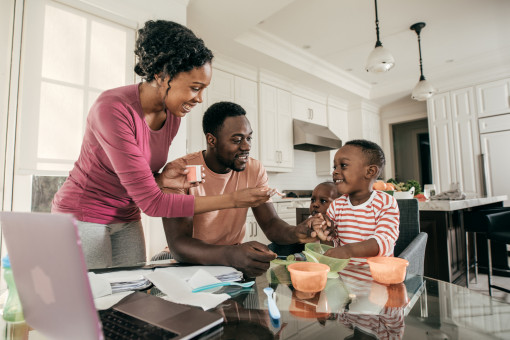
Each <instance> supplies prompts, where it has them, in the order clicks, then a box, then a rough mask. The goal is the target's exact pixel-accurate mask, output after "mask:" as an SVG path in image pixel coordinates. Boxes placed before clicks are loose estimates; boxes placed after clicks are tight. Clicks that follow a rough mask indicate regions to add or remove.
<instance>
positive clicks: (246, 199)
mask: <svg viewBox="0 0 510 340" xmlns="http://www.w3.org/2000/svg"><path fill="white" fill-rule="evenodd" d="M275 192H276V189H270V188H267V187H265V188H246V189H241V190H237V191H234V192H233V193H232V198H233V200H234V202H235V206H236V208H250V207H256V206H258V205H261V204H262V203H266V202H267V201H268V200H269V199H270V198H271V196H272V195H274V194H275Z"/></svg>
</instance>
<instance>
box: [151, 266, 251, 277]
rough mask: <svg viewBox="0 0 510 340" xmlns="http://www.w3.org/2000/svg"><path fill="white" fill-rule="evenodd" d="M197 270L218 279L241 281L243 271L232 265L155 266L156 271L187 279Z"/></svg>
mask: <svg viewBox="0 0 510 340" xmlns="http://www.w3.org/2000/svg"><path fill="white" fill-rule="evenodd" d="M198 270H205V271H206V272H208V273H209V274H211V275H212V276H214V277H216V278H217V279H219V280H220V281H241V280H242V278H243V273H241V272H240V271H238V270H237V269H235V268H232V267H226V266H175V267H166V268H156V269H155V270H154V271H156V272H160V271H161V272H167V273H172V274H173V275H175V276H177V277H180V278H181V279H183V280H184V281H188V280H189V279H190V278H191V277H192V276H193V275H194V274H195V273H196V272H197V271H198Z"/></svg>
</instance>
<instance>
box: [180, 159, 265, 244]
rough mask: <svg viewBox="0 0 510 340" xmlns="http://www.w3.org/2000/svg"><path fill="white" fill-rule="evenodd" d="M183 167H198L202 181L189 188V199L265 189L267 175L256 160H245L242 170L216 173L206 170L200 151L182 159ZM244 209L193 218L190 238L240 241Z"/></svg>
mask: <svg viewBox="0 0 510 340" xmlns="http://www.w3.org/2000/svg"><path fill="white" fill-rule="evenodd" d="M182 159H183V160H184V161H185V163H186V165H202V166H203V167H204V169H205V170H204V174H205V182H204V183H203V184H200V185H199V186H198V187H195V188H190V189H189V194H191V195H193V196H212V195H222V194H228V193H231V192H234V191H237V190H240V189H245V188H253V187H266V186H267V182H268V179H267V173H266V170H265V169H264V166H263V165H262V164H261V163H260V162H259V161H258V160H256V159H253V158H251V157H250V158H249V159H248V163H247V165H246V168H245V169H244V170H243V171H239V172H237V171H233V170H231V171H230V172H228V173H226V174H217V173H215V172H213V171H212V170H210V169H209V168H208V167H207V165H206V164H205V161H204V156H203V153H202V151H199V152H195V153H191V154H189V155H186V156H184V157H183V158H182ZM247 212H248V208H235V209H223V210H216V211H211V212H207V213H203V214H198V215H195V216H194V217H193V238H196V239H199V240H202V241H204V242H206V243H208V244H217V245H232V244H238V243H241V242H242V241H243V238H244V233H245V224H246V214H247Z"/></svg>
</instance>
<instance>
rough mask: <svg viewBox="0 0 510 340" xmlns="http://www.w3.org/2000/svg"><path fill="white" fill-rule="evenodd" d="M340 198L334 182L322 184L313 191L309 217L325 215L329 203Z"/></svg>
mask: <svg viewBox="0 0 510 340" xmlns="http://www.w3.org/2000/svg"><path fill="white" fill-rule="evenodd" d="M338 196H340V194H339V192H338V189H337V187H336V185H335V183H334V182H322V183H319V184H317V186H316V187H315V189H313V192H312V197H311V200H310V215H312V216H314V215H316V214H318V213H320V214H323V215H325V214H326V211H327V210H328V208H329V205H330V204H331V202H333V201H334V200H335V199H337V198H338Z"/></svg>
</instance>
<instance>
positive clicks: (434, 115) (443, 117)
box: [427, 92, 457, 192]
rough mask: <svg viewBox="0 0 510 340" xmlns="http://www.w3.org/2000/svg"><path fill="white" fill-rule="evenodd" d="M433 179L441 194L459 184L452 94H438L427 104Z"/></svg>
mask: <svg viewBox="0 0 510 340" xmlns="http://www.w3.org/2000/svg"><path fill="white" fill-rule="evenodd" d="M427 111H428V119H429V134H430V153H431V163H432V178H433V180H434V184H436V186H437V189H438V190H439V192H441V191H445V190H448V189H450V186H451V185H452V184H453V183H456V182H457V176H456V168H455V157H454V153H453V147H452V145H453V136H452V126H451V120H450V115H451V113H450V93H448V92H447V93H441V94H437V95H435V96H434V97H432V98H431V99H429V100H428V102H427Z"/></svg>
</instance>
